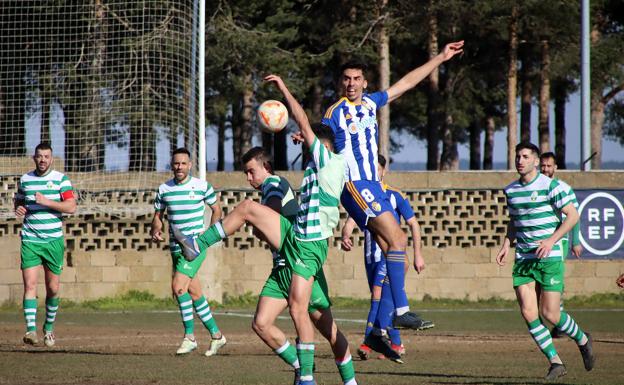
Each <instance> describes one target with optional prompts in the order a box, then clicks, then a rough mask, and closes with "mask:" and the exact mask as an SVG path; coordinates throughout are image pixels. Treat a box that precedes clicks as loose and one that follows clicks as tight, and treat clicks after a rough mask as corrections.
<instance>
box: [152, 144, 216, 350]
mask: <svg viewBox="0 0 624 385" xmlns="http://www.w3.org/2000/svg"><path fill="white" fill-rule="evenodd" d="M191 167H192V162H191V153H190V152H189V151H188V150H187V149H186V148H178V149H176V150H174V151H173V154H172V156H171V170H172V171H173V178H171V179H170V180H168V181H166V182H165V183H163V184H161V185H160V186H159V187H158V194H157V195H156V200H155V201H154V218H153V219H152V228H151V231H150V234H151V236H152V241H154V242H160V241H164V238H163V233H162V228H163V215H164V213H165V210H166V211H167V220H168V222H169V250H170V252H171V259H172V262H173V268H174V273H173V277H172V280H171V289H172V290H173V294H174V296H175V297H176V300H177V301H178V306H179V307H180V315H181V316H182V325H183V326H184V338H183V339H182V344H181V345H180V347H179V348H178V350H177V351H176V354H179V355H180V354H188V353H190V352H192V351H193V350H195V349H197V341H196V340H195V334H194V328H195V326H194V325H195V322H194V320H193V309H195V313H197V316H198V317H199V318H200V319H201V321H202V323H203V324H204V326H205V327H206V329H208V331H209V332H210V336H211V337H212V341H211V342H210V348H209V349H208V350H207V351H206V353H205V355H206V356H212V355H215V354H217V351H218V350H219V349H220V348H221V347H222V346H223V345H225V343H226V339H225V336H224V335H223V334H222V333H221V331H220V330H219V328H218V327H217V322H216V321H215V319H214V318H213V316H212V312H211V311H210V306H208V302H207V301H206V297H204V295H203V294H202V290H201V283H200V281H199V277H197V272H198V271H199V268H200V267H201V265H202V263H203V262H204V259H205V258H206V253H202V254H201V255H199V256H198V258H196V259H195V260H193V261H187V260H186V259H184V255H182V251H181V249H180V246H179V245H178V244H177V242H175V239H174V237H173V236H172V234H171V229H172V228H173V227H174V226H175V227H176V228H178V229H179V231H181V232H182V233H183V234H186V235H195V234H199V233H201V232H202V231H203V230H204V212H205V209H206V204H208V205H209V206H210V208H211V209H212V215H211V216H210V224H213V223H215V222H216V221H218V220H219V219H220V218H221V206H220V205H219V202H218V199H217V194H216V193H215V191H214V189H213V188H212V185H210V183H208V182H206V181H203V180H200V179H198V178H195V177H193V176H191V175H190V172H191Z"/></svg>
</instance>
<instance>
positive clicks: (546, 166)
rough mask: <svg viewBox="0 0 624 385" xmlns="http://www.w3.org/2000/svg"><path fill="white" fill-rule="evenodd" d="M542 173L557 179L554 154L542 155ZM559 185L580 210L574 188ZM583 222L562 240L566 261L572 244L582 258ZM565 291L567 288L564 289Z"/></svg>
mask: <svg viewBox="0 0 624 385" xmlns="http://www.w3.org/2000/svg"><path fill="white" fill-rule="evenodd" d="M540 171H541V172H542V174H544V175H546V176H547V177H549V178H550V179H555V172H556V171H557V160H556V158H555V154H554V153H552V152H545V153H543V154H542V155H540ZM557 181H558V182H559V184H561V186H562V187H563V189H564V190H565V191H567V194H571V197H572V203H574V207H576V209H577V210H578V207H579V206H578V202H577V200H576V194H574V191H573V190H572V187H570V185H568V184H567V183H565V182H564V181H562V180H559V179H557ZM580 231H581V222H580V220H579V221H578V222H576V224H575V225H574V228H573V229H572V232H571V233H570V235H571V237H570V238H571V239H570V240H569V239H568V234H565V235H564V236H563V238H561V245H562V248H563V258H564V259H565V258H566V257H567V256H568V252H569V251H570V243H571V244H572V254H573V255H574V256H575V257H576V258H577V259H580V258H581V254H582V253H583V246H581V237H580ZM564 289H565V288H564ZM559 309H560V310H561V311H563V291H562V292H561V303H560V304H559ZM550 334H551V335H552V337H553V338H561V337H563V334H561V333H560V332H559V329H557V328H556V327H553V328H552V329H551V330H550Z"/></svg>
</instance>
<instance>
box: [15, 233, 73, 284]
mask: <svg viewBox="0 0 624 385" xmlns="http://www.w3.org/2000/svg"><path fill="white" fill-rule="evenodd" d="M64 255H65V239H64V238H59V239H55V240H53V241H50V242H45V243H37V242H22V249H21V260H22V270H24V269H28V268H30V267H35V266H39V265H43V266H45V267H46V268H47V269H48V270H50V271H51V272H52V273H54V274H56V275H60V274H61V271H63V256H64Z"/></svg>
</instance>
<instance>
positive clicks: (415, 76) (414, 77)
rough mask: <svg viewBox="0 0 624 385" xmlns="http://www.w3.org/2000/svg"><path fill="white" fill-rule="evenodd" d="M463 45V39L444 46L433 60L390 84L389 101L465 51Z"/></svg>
mask: <svg viewBox="0 0 624 385" xmlns="http://www.w3.org/2000/svg"><path fill="white" fill-rule="evenodd" d="M463 46H464V41H463V40H462V41H458V42H453V43H449V44H447V45H446V46H445V47H444V50H443V51H442V52H440V53H439V54H438V55H436V56H434V57H433V58H431V60H429V61H428V62H426V63H425V64H423V65H421V66H420V67H418V68H416V69H413V70H411V71H410V72H408V73H407V75H405V76H403V77H402V78H401V79H399V81H397V82H396V83H394V84H393V85H392V86H390V88H388V90H387V92H388V102H391V101H393V100H395V99H397V98H398V97H400V96H401V95H403V94H404V93H405V92H406V91H409V90H410V89H412V88H414V87H416V85H417V84H418V83H420V82H421V81H422V80H423V79H424V78H426V77H427V76H429V74H431V72H433V70H434V69H436V68H437V67H439V66H440V64H442V63H444V62H445V61H447V60H449V59H450V58H452V57H453V56H455V55H456V54H458V53H461V52H463V50H462V47H463Z"/></svg>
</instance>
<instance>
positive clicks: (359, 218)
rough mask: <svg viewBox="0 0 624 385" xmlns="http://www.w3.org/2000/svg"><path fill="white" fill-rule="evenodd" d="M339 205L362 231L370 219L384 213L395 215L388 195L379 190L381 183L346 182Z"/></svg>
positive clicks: (364, 181)
mask: <svg viewBox="0 0 624 385" xmlns="http://www.w3.org/2000/svg"><path fill="white" fill-rule="evenodd" d="M340 203H342V206H343V207H344V208H345V210H347V213H348V214H349V216H350V217H351V218H353V220H354V221H355V223H357V225H358V226H359V227H360V229H362V230H364V229H365V228H366V224H367V223H368V220H369V219H370V218H375V217H378V216H380V215H381V214H383V213H384V212H386V211H389V212H390V213H391V214H392V215H393V216H394V215H395V212H394V208H393V207H392V203H390V199H388V195H387V194H386V192H385V191H383V189H382V188H381V182H375V181H371V180H356V181H348V182H347V183H346V184H345V188H344V189H343V190H342V195H341V197H340Z"/></svg>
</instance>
